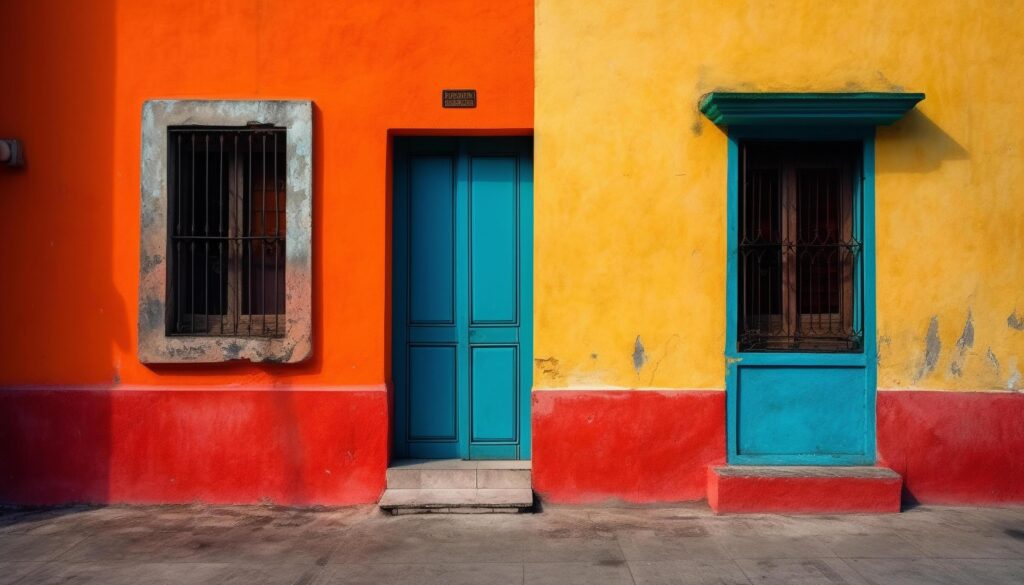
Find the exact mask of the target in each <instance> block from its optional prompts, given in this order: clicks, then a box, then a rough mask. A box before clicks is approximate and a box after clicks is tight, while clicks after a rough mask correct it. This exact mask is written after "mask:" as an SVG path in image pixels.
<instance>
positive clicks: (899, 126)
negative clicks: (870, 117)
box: [875, 108, 970, 173]
mask: <svg viewBox="0 0 1024 585" xmlns="http://www.w3.org/2000/svg"><path fill="white" fill-rule="evenodd" d="M877 137H878V140H879V141H880V142H883V143H888V142H891V143H892V144H893V145H894V146H893V147H892V148H893V149H895V151H894V152H891V153H889V152H880V153H878V154H881V155H882V156H883V157H884V158H882V157H880V158H879V160H878V164H877V166H876V169H875V172H877V173H886V172H901V173H927V172H931V171H934V170H936V169H938V168H939V167H940V166H942V163H943V162H945V161H948V160H966V159H968V158H970V153H968V152H967V149H965V148H964V147H963V146H962V145H961V144H960V143H959V142H957V141H956V139H954V138H953V137H952V136H950V135H949V134H947V133H946V131H945V130H943V129H942V127H940V126H939V125H938V124H936V123H935V122H934V121H933V120H932V119H931V118H929V117H928V115H927V114H925V113H924V112H922V111H921V110H919V109H917V108H914V109H912V110H910V111H909V112H907V115H906V116H904V117H903V118H902V119H900V120H899V121H897V122H896V123H895V124H893V125H892V126H882V127H879V128H878V132H877Z"/></svg>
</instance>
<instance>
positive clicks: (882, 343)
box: [875, 335, 892, 365]
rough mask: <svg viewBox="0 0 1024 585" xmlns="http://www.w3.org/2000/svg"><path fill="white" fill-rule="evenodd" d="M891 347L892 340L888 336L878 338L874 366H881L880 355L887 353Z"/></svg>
mask: <svg viewBox="0 0 1024 585" xmlns="http://www.w3.org/2000/svg"><path fill="white" fill-rule="evenodd" d="M891 345H892V338H891V337H889V336H888V335H881V336H879V337H878V344H877V346H876V347H877V349H876V352H877V354H876V355H875V364H876V365H882V353H883V352H886V351H889V347H890V346H891Z"/></svg>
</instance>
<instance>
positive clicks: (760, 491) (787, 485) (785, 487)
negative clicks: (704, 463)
mask: <svg viewBox="0 0 1024 585" xmlns="http://www.w3.org/2000/svg"><path fill="white" fill-rule="evenodd" d="M900 484H901V481H900V478H899V477H895V476H894V477H889V478H870V479H868V478H858V477H827V478H825V477H735V476H728V475H720V474H719V473H717V472H716V470H715V469H714V468H709V469H708V505H710V506H711V509H712V510H714V511H715V512H716V513H718V514H741V513H752V512H757V513H783V514H785V513H796V514H850V513H895V512H899V511H900Z"/></svg>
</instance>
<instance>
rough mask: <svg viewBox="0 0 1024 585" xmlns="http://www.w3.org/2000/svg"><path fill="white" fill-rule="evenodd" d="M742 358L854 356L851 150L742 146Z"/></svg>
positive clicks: (857, 340) (854, 165)
mask: <svg viewBox="0 0 1024 585" xmlns="http://www.w3.org/2000/svg"><path fill="white" fill-rule="evenodd" d="M741 156H742V169H741V180H742V185H741V191H740V199H741V200H740V210H739V211H740V214H739V215H740V234H739V237H740V241H739V266H740V270H739V276H740V279H739V303H740V310H739V311H738V314H739V323H738V325H739V332H738V337H737V339H738V342H739V349H740V350H741V351H821V352H854V351H860V349H861V347H862V337H863V336H862V328H861V327H860V324H859V323H857V321H856V319H857V316H858V313H859V311H858V310H857V303H858V302H859V299H858V298H857V294H856V288H857V283H858V282H859V270H860V261H859V258H860V254H861V247H862V246H861V238H860V234H859V230H860V222H859V220H858V219H857V209H856V205H855V199H856V198H855V183H854V181H855V180H858V179H859V177H860V155H859V144H855V143H824V142H819V143H793V142H790V143H785V142H751V143H747V144H744V145H742V147H741Z"/></svg>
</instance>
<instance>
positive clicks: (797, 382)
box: [736, 367, 868, 457]
mask: <svg viewBox="0 0 1024 585" xmlns="http://www.w3.org/2000/svg"><path fill="white" fill-rule="evenodd" d="M864 390H865V375H864V369H863V368H857V367H853V368H830V367H740V368H739V376H738V380H737V384H736V392H737V397H736V413H737V416H738V418H739V426H738V427H737V429H738V431H737V454H739V455H746V456H763V457H786V456H803V455H807V454H814V453H818V454H832V455H846V456H857V455H861V454H863V452H864V437H865V436H866V430H867V429H866V428H865V425H866V424H867V422H868V421H867V420H866V419H865V409H864V400H865V392H864Z"/></svg>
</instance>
